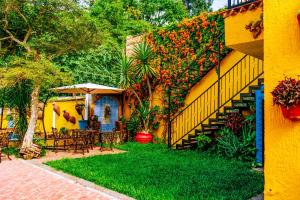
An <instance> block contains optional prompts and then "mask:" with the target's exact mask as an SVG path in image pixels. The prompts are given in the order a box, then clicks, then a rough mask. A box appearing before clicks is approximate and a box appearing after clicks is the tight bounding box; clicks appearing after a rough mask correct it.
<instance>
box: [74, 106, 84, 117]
mask: <svg viewBox="0 0 300 200" xmlns="http://www.w3.org/2000/svg"><path fill="white" fill-rule="evenodd" d="M83 108H84V105H82V104H76V105H75V109H76V111H77V113H78V114H79V115H82V111H83Z"/></svg>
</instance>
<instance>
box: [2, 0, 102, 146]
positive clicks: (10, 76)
mask: <svg viewBox="0 0 300 200" xmlns="http://www.w3.org/2000/svg"><path fill="white" fill-rule="evenodd" d="M101 35H102V34H101V32H100V31H99V30H98V29H97V26H96V23H95V21H94V20H93V19H91V18H90V17H89V15H88V14H87V13H86V12H85V10H83V9H82V8H81V7H80V6H79V5H78V4H77V3H76V2H75V1H73V0H35V1H32V0H22V1H20V0H1V1H0V42H1V49H0V53H1V54H0V55H1V59H5V58H7V57H8V56H9V55H14V56H13V57H12V58H10V59H8V60H9V61H8V62H6V63H5V65H4V66H3V65H2V67H1V68H0V70H1V71H0V74H1V76H0V80H1V82H2V83H3V84H2V85H1V86H0V87H5V86H12V85H16V84H18V83H20V82H21V81H24V80H30V81H31V82H32V85H33V89H32V92H31V106H30V108H31V115H30V119H29V125H28V128H27V131H26V134H25V137H24V140H23V144H22V149H23V150H24V149H27V148H30V147H31V146H32V144H33V143H32V139H33V135H34V130H35V126H36V121H37V106H38V100H39V96H40V91H41V88H43V87H46V88H47V87H52V86H55V85H56V84H58V83H61V82H64V81H66V80H69V78H68V77H69V75H67V74H65V73H62V72H60V71H59V70H58V68H57V67H56V66H55V65H54V64H53V63H52V61H51V60H52V59H53V58H55V57H57V56H62V55H64V54H66V53H70V52H76V51H77V50H79V49H80V50H82V49H86V48H90V47H93V46H95V45H99V44H100V42H101Z"/></svg>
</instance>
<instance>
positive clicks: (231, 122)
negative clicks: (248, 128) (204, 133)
mask: <svg viewBox="0 0 300 200" xmlns="http://www.w3.org/2000/svg"><path fill="white" fill-rule="evenodd" d="M244 120H245V118H244V116H243V115H242V114H241V113H230V114H228V115H227V117H226V123H225V126H226V127H227V128H229V129H230V130H232V131H233V132H234V133H238V132H239V131H240V130H241V129H242V127H243V122H244Z"/></svg>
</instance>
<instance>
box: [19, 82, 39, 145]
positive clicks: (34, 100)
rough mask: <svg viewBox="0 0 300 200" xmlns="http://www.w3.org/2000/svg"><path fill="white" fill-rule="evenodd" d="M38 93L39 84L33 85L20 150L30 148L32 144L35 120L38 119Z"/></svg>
mask: <svg viewBox="0 0 300 200" xmlns="http://www.w3.org/2000/svg"><path fill="white" fill-rule="evenodd" d="M39 93H40V86H37V87H35V88H34V89H33V91H32V93H31V115H30V119H29V124H28V128H27V131H26V133H25V136H24V139H23V144H22V148H21V150H22V149H23V150H25V149H27V148H31V147H32V145H33V135H34V130H35V126H36V122H37V119H38V104H39Z"/></svg>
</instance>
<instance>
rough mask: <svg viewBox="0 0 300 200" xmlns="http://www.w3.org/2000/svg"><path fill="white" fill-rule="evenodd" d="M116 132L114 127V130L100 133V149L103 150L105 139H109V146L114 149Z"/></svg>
mask: <svg viewBox="0 0 300 200" xmlns="http://www.w3.org/2000/svg"><path fill="white" fill-rule="evenodd" d="M115 134H116V129H113V130H112V131H109V132H101V134H100V151H103V143H104V142H103V139H104V138H105V139H107V140H108V143H109V148H110V150H111V151H113V148H112V146H113V143H114V139H115Z"/></svg>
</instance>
